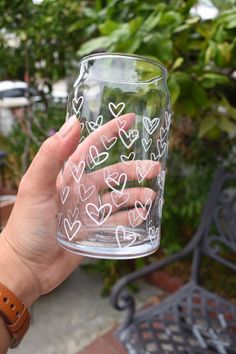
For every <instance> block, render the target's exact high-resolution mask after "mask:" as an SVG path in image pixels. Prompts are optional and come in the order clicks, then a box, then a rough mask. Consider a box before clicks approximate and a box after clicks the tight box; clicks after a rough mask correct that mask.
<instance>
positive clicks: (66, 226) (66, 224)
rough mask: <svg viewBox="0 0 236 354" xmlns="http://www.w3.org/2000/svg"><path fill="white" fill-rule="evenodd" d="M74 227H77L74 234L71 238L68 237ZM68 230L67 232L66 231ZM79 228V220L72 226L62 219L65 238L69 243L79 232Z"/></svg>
mask: <svg viewBox="0 0 236 354" xmlns="http://www.w3.org/2000/svg"><path fill="white" fill-rule="evenodd" d="M75 225H78V226H77V228H76V230H75V231H74V233H73V234H72V236H70V233H71V232H72V230H73V228H74V227H75ZM68 228H69V230H68ZM80 228H81V221H80V220H76V221H75V222H74V223H73V224H72V225H71V223H70V221H69V220H68V219H67V218H65V219H64V230H65V232H66V236H67V238H68V240H69V241H72V240H73V238H74V237H75V236H76V234H77V233H78V232H79V230H80Z"/></svg>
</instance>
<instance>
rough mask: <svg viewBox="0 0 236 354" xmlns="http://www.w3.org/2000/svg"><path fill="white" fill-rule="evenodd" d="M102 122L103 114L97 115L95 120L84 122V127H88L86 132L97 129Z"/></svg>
mask: <svg viewBox="0 0 236 354" xmlns="http://www.w3.org/2000/svg"><path fill="white" fill-rule="evenodd" d="M102 123H103V116H102V115H100V116H98V117H97V119H96V122H93V121H90V122H86V127H87V129H88V132H89V133H91V132H93V131H95V130H98V129H99V128H100V127H101V126H102Z"/></svg>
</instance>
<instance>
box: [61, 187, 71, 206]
mask: <svg viewBox="0 0 236 354" xmlns="http://www.w3.org/2000/svg"><path fill="white" fill-rule="evenodd" d="M69 193H70V187H69V186H64V187H62V188H61V190H60V196H61V202H62V204H65V202H66V199H67V197H68V195H69Z"/></svg>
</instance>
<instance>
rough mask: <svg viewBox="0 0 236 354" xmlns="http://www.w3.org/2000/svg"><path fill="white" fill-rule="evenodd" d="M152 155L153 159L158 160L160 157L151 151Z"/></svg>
mask: <svg viewBox="0 0 236 354" xmlns="http://www.w3.org/2000/svg"><path fill="white" fill-rule="evenodd" d="M150 157H151V160H152V161H157V160H158V159H159V155H155V154H154V152H151V155H150Z"/></svg>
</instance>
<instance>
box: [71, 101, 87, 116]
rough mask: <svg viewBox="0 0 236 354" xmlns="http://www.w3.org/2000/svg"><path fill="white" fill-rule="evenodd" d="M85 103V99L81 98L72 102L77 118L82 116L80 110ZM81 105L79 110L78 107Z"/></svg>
mask: <svg viewBox="0 0 236 354" xmlns="http://www.w3.org/2000/svg"><path fill="white" fill-rule="evenodd" d="M83 103H84V97H83V96H80V97H79V98H76V97H74V98H73V100H72V109H73V111H74V113H75V115H76V116H80V109H81V107H82V105H83ZM77 105H79V108H77V107H76V106H77Z"/></svg>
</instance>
